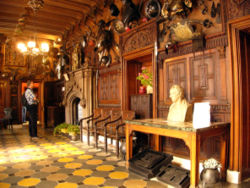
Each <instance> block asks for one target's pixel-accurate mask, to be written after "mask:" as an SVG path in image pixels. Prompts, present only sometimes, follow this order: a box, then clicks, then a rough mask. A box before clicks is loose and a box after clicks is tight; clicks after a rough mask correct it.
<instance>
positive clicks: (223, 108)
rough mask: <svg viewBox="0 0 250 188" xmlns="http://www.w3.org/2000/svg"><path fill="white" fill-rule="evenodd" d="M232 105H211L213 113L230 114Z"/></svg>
mask: <svg viewBox="0 0 250 188" xmlns="http://www.w3.org/2000/svg"><path fill="white" fill-rule="evenodd" d="M230 112H231V105H230V104H225V105H211V113H230Z"/></svg>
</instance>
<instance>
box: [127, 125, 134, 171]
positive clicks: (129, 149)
mask: <svg viewBox="0 0 250 188" xmlns="http://www.w3.org/2000/svg"><path fill="white" fill-rule="evenodd" d="M131 132H132V131H131V130H130V126H129V125H128V124H126V161H127V164H126V165H127V167H128V165H129V163H128V161H129V159H131V158H132V156H133V153H132V152H133V136H132V134H131Z"/></svg>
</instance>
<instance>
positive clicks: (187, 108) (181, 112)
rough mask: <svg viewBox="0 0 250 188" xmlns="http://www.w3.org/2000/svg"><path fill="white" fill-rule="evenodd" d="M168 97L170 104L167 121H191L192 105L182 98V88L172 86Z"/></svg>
mask: <svg viewBox="0 0 250 188" xmlns="http://www.w3.org/2000/svg"><path fill="white" fill-rule="evenodd" d="M169 97H170V98H171V100H172V104H171V106H170V108H169V112H168V118H167V120H168V121H170V122H185V121H192V105H190V104H189V103H188V101H187V100H186V99H185V98H184V91H183V88H182V87H180V86H179V85H173V86H172V87H171V88H170V92H169Z"/></svg>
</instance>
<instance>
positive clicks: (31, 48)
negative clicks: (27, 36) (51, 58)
mask: <svg viewBox="0 0 250 188" xmlns="http://www.w3.org/2000/svg"><path fill="white" fill-rule="evenodd" d="M17 48H18V50H19V51H20V52H21V53H22V54H24V55H31V56H37V55H46V54H47V53H48V52H49V44H48V43H47V42H42V43H41V44H40V48H38V47H37V44H36V42H35V41H28V42H27V45H26V44H25V43H24V42H19V43H18V44H17Z"/></svg>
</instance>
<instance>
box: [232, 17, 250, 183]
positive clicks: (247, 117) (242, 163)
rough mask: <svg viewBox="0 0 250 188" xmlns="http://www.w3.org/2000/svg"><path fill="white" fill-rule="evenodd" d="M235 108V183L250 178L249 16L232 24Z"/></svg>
mask: <svg viewBox="0 0 250 188" xmlns="http://www.w3.org/2000/svg"><path fill="white" fill-rule="evenodd" d="M228 28H229V30H228V36H229V45H230V52H231V69H232V103H231V105H232V107H231V128H230V131H231V132H230V161H229V162H230V163H229V170H230V171H235V172H237V175H238V177H235V176H234V179H237V180H236V181H237V182H235V183H240V182H241V181H243V180H244V179H245V178H247V177H249V176H250V158H249V156H250V76H249V75H250V37H249V35H250V15H248V16H245V17H242V18H239V19H235V20H232V21H230V22H229V26H228Z"/></svg>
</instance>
